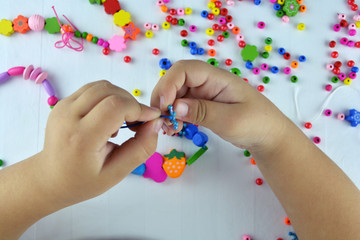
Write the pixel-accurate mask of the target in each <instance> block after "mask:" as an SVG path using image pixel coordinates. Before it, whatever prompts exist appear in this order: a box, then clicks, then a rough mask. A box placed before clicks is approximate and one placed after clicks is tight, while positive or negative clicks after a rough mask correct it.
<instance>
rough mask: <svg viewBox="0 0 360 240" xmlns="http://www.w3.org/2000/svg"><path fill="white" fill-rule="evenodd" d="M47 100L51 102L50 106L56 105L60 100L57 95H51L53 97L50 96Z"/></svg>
mask: <svg viewBox="0 0 360 240" xmlns="http://www.w3.org/2000/svg"><path fill="white" fill-rule="evenodd" d="M47 101H48V104H49V105H50V106H55V105H56V103H57V102H58V101H59V100H58V98H57V97H55V96H51V97H49V98H48V100H47Z"/></svg>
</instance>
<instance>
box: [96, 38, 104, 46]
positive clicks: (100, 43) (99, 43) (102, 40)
mask: <svg viewBox="0 0 360 240" xmlns="http://www.w3.org/2000/svg"><path fill="white" fill-rule="evenodd" d="M103 43H104V39H102V38H100V39H99V40H98V42H97V45H98V46H102V45H103Z"/></svg>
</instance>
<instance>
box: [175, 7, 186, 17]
mask: <svg viewBox="0 0 360 240" xmlns="http://www.w3.org/2000/svg"><path fill="white" fill-rule="evenodd" d="M177 14H178V15H179V16H183V15H184V14H185V10H184V9H183V8H179V9H178V10H177Z"/></svg>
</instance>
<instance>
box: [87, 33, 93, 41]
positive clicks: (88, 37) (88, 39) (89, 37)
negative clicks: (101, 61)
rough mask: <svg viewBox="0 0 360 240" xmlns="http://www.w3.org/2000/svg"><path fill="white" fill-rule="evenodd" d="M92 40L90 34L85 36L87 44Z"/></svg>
mask: <svg viewBox="0 0 360 240" xmlns="http://www.w3.org/2000/svg"><path fill="white" fill-rule="evenodd" d="M92 39H93V35H92V34H88V35H87V36H86V40H87V41H88V42H91V41H92Z"/></svg>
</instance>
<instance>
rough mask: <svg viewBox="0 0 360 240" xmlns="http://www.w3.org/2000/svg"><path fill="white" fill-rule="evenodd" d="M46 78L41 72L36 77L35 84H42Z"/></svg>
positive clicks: (45, 73)
mask: <svg viewBox="0 0 360 240" xmlns="http://www.w3.org/2000/svg"><path fill="white" fill-rule="evenodd" d="M47 77H48V74H47V72H42V73H40V74H39V75H38V76H37V77H36V79H35V83H36V84H41V83H43V81H45V80H46V78H47Z"/></svg>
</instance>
